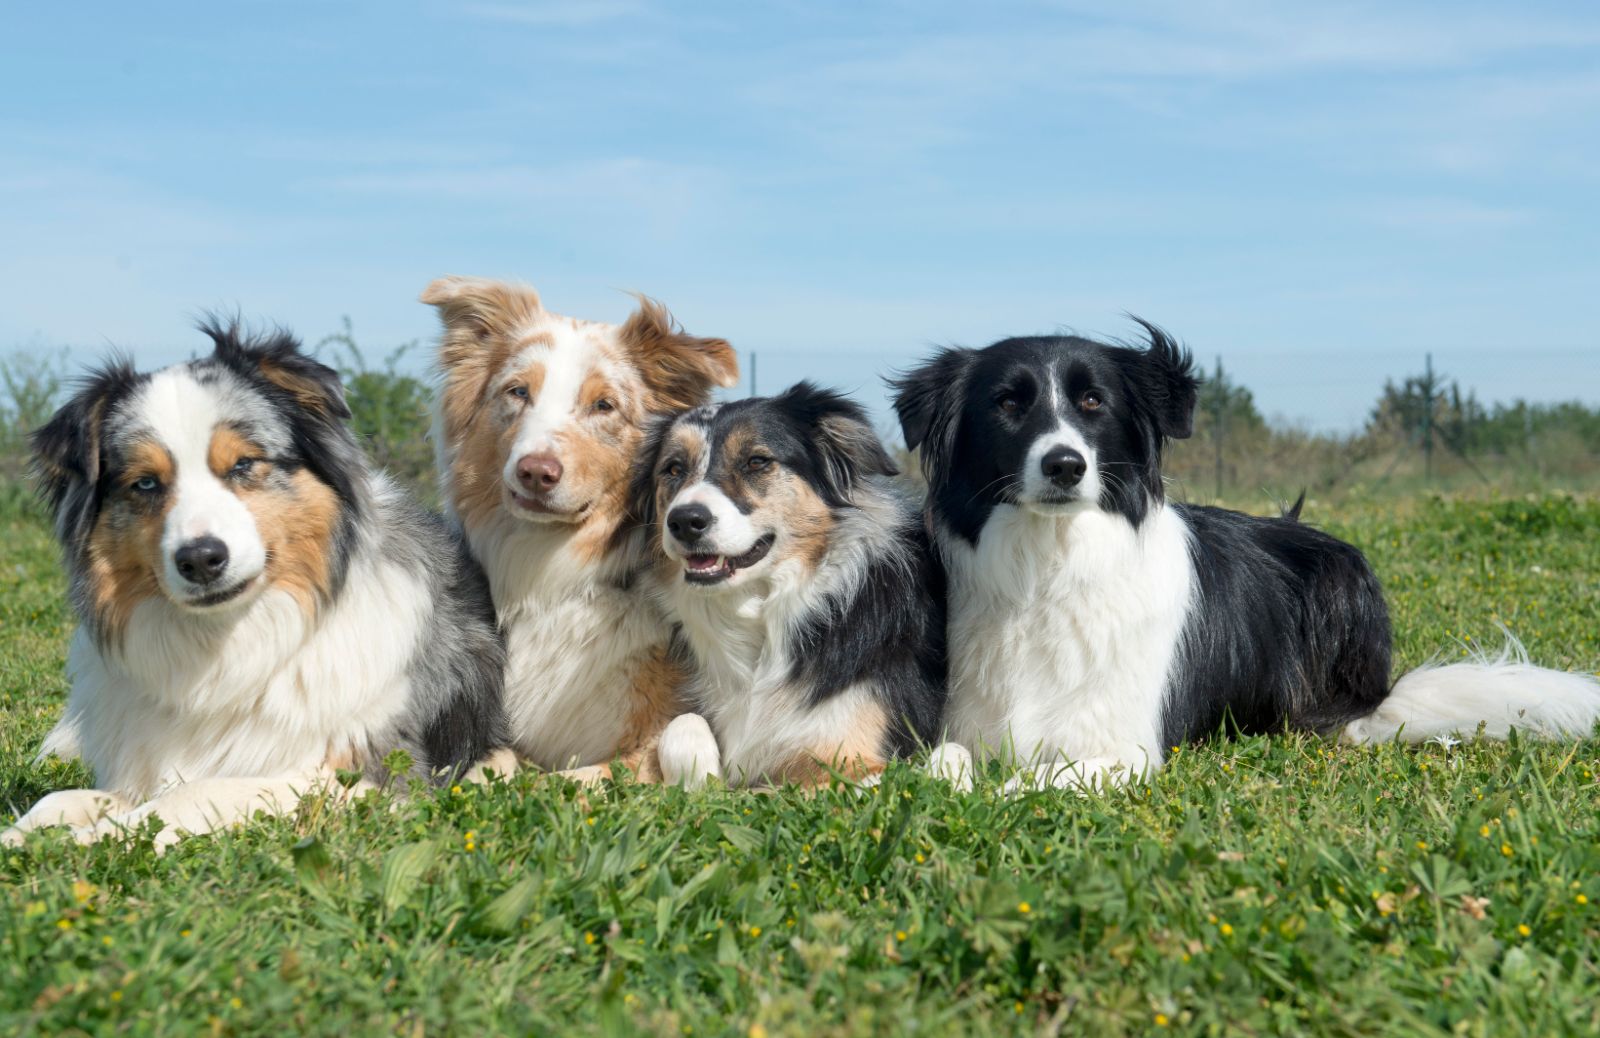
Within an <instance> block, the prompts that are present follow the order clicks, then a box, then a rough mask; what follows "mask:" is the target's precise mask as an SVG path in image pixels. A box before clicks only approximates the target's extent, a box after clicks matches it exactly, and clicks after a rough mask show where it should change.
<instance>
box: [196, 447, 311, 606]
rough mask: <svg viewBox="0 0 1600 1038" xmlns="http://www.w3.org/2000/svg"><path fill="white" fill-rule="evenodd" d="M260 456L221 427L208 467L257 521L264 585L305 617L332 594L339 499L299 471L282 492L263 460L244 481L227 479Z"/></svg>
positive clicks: (209, 451) (243, 478)
mask: <svg viewBox="0 0 1600 1038" xmlns="http://www.w3.org/2000/svg"><path fill="white" fill-rule="evenodd" d="M260 454H261V449H260V448H259V447H258V446H256V445H255V444H253V443H251V442H250V441H248V440H246V439H245V438H244V437H243V436H241V435H239V433H238V432H237V431H235V430H234V429H232V428H229V427H228V426H225V425H224V426H220V427H219V428H218V429H217V430H216V431H215V432H214V433H213V434H212V436H211V446H210V448H209V450H208V452H207V458H206V463H207V465H209V466H210V468H211V472H212V474H213V475H214V476H216V477H217V478H218V479H220V480H222V481H223V482H224V483H225V484H227V486H228V488H229V489H230V490H232V491H233V493H234V494H235V495H236V496H237V497H238V498H239V500H241V501H243V502H244V505H245V507H246V508H248V509H249V510H250V514H251V515H252V516H254V517H255V522H256V530H257V531H258V532H259V533H260V535H261V540H262V543H264V544H265V545H266V546H267V582H268V583H269V584H270V585H272V586H273V587H277V588H281V589H282V590H284V591H287V592H288V593H289V594H290V595H292V596H294V599H295V601H296V602H298V603H299V604H300V608H301V609H303V610H304V611H305V612H307V613H315V612H316V609H317V604H318V603H319V602H320V601H322V600H323V599H325V598H326V597H327V596H328V594H329V591H330V588H329V578H330V576H331V575H332V560H331V559H330V558H329V551H330V550H331V547H332V544H333V534H334V527H335V525H336V524H337V522H338V520H339V498H338V495H336V494H335V493H334V492H333V488H332V487H329V486H328V485H327V484H325V483H323V482H322V481H321V480H319V479H317V478H316V477H315V476H313V475H312V474H311V472H310V471H309V470H307V469H303V468H302V469H297V470H296V471H295V472H293V473H292V474H291V475H290V476H289V477H288V485H287V487H285V486H283V484H282V481H274V480H271V479H269V477H270V476H271V475H272V466H271V465H270V464H269V463H268V462H266V461H261V460H257V461H256V463H255V465H254V466H252V467H251V469H250V472H249V474H248V475H246V476H244V477H242V478H239V477H231V476H230V473H231V472H232V470H233V467H234V465H235V464H236V463H238V462H239V461H240V460H242V459H247V458H257V459H259V457H260Z"/></svg>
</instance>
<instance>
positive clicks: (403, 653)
mask: <svg viewBox="0 0 1600 1038" xmlns="http://www.w3.org/2000/svg"><path fill="white" fill-rule="evenodd" d="M204 331H205V332H206V334H207V335H209V336H210V338H211V340H212V343H213V346H214V351H213V352H212V354H211V355H210V356H209V357H206V358H205V359H203V360H196V361H193V362H190V363H187V364H180V365H177V366H176V367H171V368H167V369H165V370H162V371H158V372H155V373H154V374H140V373H137V372H136V371H135V370H134V369H133V368H132V367H131V366H130V365H129V364H127V363H126V362H122V361H117V362H113V363H111V364H109V365H107V366H106V367H104V368H102V369H101V370H99V371H98V372H96V373H94V374H93V375H92V376H91V377H90V378H89V379H88V380H87V382H86V384H85V385H84V386H83V388H82V389H81V391H79V392H78V394H77V395H76V396H74V397H73V398H72V400H71V401H70V402H68V403H67V404H66V406H65V407H63V408H62V409H61V410H60V411H59V412H58V413H57V414H56V415H55V417H54V418H52V419H51V420H50V422H49V423H48V424H47V425H45V426H44V427H43V428H42V429H40V430H39V431H38V433H37V434H35V436H34V446H35V448H36V451H37V456H38V457H37V460H38V467H39V470H40V473H41V479H42V484H43V488H44V494H45V497H46V498H47V500H48V503H49V506H50V508H51V511H52V512H53V514H54V519H55V530H56V534H57V535H58V537H59V538H60V541H61V545H62V549H63V554H64V556H65V560H66V567H67V572H68V577H69V581H70V586H71V598H72V604H73V607H74V609H75V611H76V613H77V615H78V621H79V624H78V630H77V633H76V634H75V636H74V637H73V639H72V645H71V649H70V654H69V660H68V670H69V673H70V677H71V681H72V689H71V694H70V697H69V700H68V703H67V709H66V713H65V715H64V717H63V718H62V720H61V722H60V723H59V724H58V725H57V726H56V728H55V729H54V731H52V732H51V734H50V736H49V738H48V739H47V741H46V743H45V747H44V750H43V752H44V753H49V752H57V753H61V754H63V755H73V754H75V755H80V756H81V757H82V758H83V759H84V761H85V762H87V763H88V765H89V766H90V767H91V768H92V769H93V771H94V775H95V780H96V783H97V787H96V788H95V789H84V790H66V791H62V792H57V793H52V794H50V795H49V796H47V797H45V798H44V799H43V800H41V801H40V802H39V803H38V804H37V805H35V806H34V808H33V809H32V810H31V811H29V812H28V813H27V814H26V815H24V816H23V817H22V818H21V819H20V820H19V821H18V822H17V824H16V826H15V827H14V828H13V829H11V830H9V831H8V832H7V833H6V834H5V835H6V838H7V840H8V841H14V840H16V839H19V838H20V836H21V834H22V833H24V832H26V831H27V830H30V829H34V828H37V827H40V826H47V825H66V826H70V827H72V829H73V832H74V833H75V835H77V836H78V837H79V838H80V839H85V840H88V839H94V838H97V837H99V836H103V835H107V834H111V833H116V832H120V831H123V830H124V829H125V828H127V827H131V826H135V825H137V824H138V823H140V822H141V821H143V820H144V819H146V818H151V817H158V818H160V819H161V820H162V821H163V822H165V823H166V827H165V828H164V829H163V830H162V832H161V834H160V836H159V838H158V839H159V840H161V841H162V842H170V841H171V840H172V839H174V838H176V836H177V835H178V834H179V833H182V832H190V833H201V832H206V831H208V830H210V829H212V828H215V827H217V826H220V825H226V824H228V823H231V822H235V821H239V820H241V819H244V818H247V817H249V815H250V814H251V813H253V812H254V811H256V810H258V809H265V810H271V811H283V810H288V809H292V808H293V807H294V806H295V805H296V804H297V803H298V802H299V795H300V794H301V793H304V792H307V791H310V790H311V789H313V788H315V787H318V786H322V785H325V784H326V783H327V781H328V780H330V779H331V778H333V777H334V775H335V773H336V771H337V770H339V769H348V770H355V771H359V772H362V773H364V774H365V775H367V776H368V777H370V778H374V779H376V778H380V777H382V776H383V775H384V765H383V764H382V761H383V758H384V757H385V756H386V755H387V754H389V753H390V752H391V751H393V750H396V749H404V750H406V751H408V752H409V754H410V755H411V758H412V760H413V761H414V762H415V767H416V770H417V772H418V774H419V775H425V776H429V777H433V778H441V777H444V776H450V775H455V774H458V773H460V772H461V771H463V770H464V769H466V768H468V767H470V766H472V765H474V764H476V763H477V762H479V761H480V760H482V759H484V758H485V757H486V756H487V755H488V754H489V753H490V751H492V750H494V749H495V748H496V747H499V746H503V745H504V741H503V740H504V734H503V727H502V717H501V707H500V696H501V680H502V670H503V663H504V654H503V651H502V646H501V641H500V637H499V634H498V632H497V630H496V628H495V623H494V617H493V613H492V607H491V605H490V602H489V594H488V587H487V584H486V582H485V581H484V578H483V575H482V573H481V571H480V570H479V569H478V567H477V565H476V564H475V563H473V562H472V560H471V559H470V558H469V557H468V556H467V554H466V552H465V549H464V547H463V545H462V544H461V543H460V542H459V541H458V539H457V538H456V537H455V536H454V535H453V534H452V533H450V532H449V530H448V529H447V528H446V527H445V526H444V525H443V523H442V522H441V521H440V520H439V519H438V518H437V517H435V516H431V515H429V514H427V513H425V512H423V511H421V510H420V509H419V508H417V507H416V506H415V505H413V504H412V503H411V502H410V501H409V500H407V499H406V497H405V496H404V495H403V494H402V493H401V492H400V491H399V490H398V489H396V488H395V487H394V486H393V485H392V484H390V482H389V481H388V480H387V479H386V478H385V477H384V476H382V475H381V474H378V473H375V472H372V471H370V470H369V469H368V467H367V463H366V460H365V458H364V457H363V455H362V452H361V450H360V448H359V446H358V445H357V443H356V439H355V437H354V435H353V434H352V433H351V431H350V429H349V427H348V425H347V424H346V422H345V419H347V418H348V417H349V411H348V410H347V409H346V406H345V402H344V397H343V393H342V389H341V387H340V384H339V380H338V376H337V375H335V373H334V372H333V371H332V370H330V369H329V368H326V367H324V366H323V365H322V364H319V363H318V362H316V361H315V360H313V359H312V358H310V357H308V356H306V355H305V354H304V353H302V352H301V351H300V350H299V348H298V347H297V344H296V343H295V341H294V340H293V339H292V338H290V337H289V336H288V335H286V334H283V333H281V332H280V333H273V334H269V335H265V336H261V337H259V338H249V337H247V336H245V335H243V334H242V333H241V332H240V330H239V329H238V327H237V326H232V325H230V326H226V327H224V326H220V325H208V326H206V327H205V328H204Z"/></svg>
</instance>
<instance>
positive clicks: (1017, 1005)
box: [1011, 1002, 1022, 1016]
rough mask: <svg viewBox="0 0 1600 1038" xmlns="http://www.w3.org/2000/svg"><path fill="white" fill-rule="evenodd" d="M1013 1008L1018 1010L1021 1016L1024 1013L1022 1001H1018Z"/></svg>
mask: <svg viewBox="0 0 1600 1038" xmlns="http://www.w3.org/2000/svg"><path fill="white" fill-rule="evenodd" d="M1011 1008H1012V1009H1014V1010H1016V1012H1017V1015H1019V1016H1020V1015H1021V1014H1022V1003H1021V1002H1018V1003H1017V1004H1016V1005H1014V1006H1012V1007H1011Z"/></svg>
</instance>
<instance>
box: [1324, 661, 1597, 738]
mask: <svg viewBox="0 0 1600 1038" xmlns="http://www.w3.org/2000/svg"><path fill="white" fill-rule="evenodd" d="M1596 722H1600V682H1597V681H1596V680H1595V679H1594V678H1593V677H1591V676H1590V675H1588V674H1575V673H1570V672H1567V671H1560V670H1550V669H1549V668H1547V667H1536V666H1534V665H1533V664H1531V663H1529V662H1528V654H1527V651H1526V650H1525V649H1523V647H1522V644H1521V643H1520V642H1518V641H1517V640H1516V639H1515V638H1512V637H1511V635H1510V634H1507V635H1506V646H1505V648H1504V649H1503V650H1502V651H1501V652H1500V653H1499V655H1498V656H1493V657H1491V656H1489V655H1488V654H1487V653H1481V654H1479V655H1477V656H1475V657H1474V658H1472V659H1469V660H1465V661H1463V662H1460V663H1446V664H1429V665H1427V666H1422V667H1418V668H1417V669H1416V670H1413V671H1411V672H1409V673H1407V674H1406V675H1405V676H1404V677H1402V678H1401V679H1400V680H1399V681H1397V682H1396V683H1395V686H1394V689H1393V690H1392V691H1391V692H1390V693H1389V698H1387V699H1385V700H1384V701H1383V704H1382V705H1381V706H1379V707H1378V709H1377V710H1375V711H1373V712H1372V713H1371V714H1368V715H1367V716H1366V717H1363V718H1361V719H1360V720H1358V721H1352V722H1350V724H1348V725H1346V726H1345V729H1344V732H1343V738H1344V740H1345V741H1346V742H1351V743H1374V742H1387V741H1389V740H1391V739H1396V738H1398V739H1401V740H1403V741H1405V742H1422V741H1425V740H1427V739H1432V738H1436V737H1438V736H1450V735H1462V736H1471V735H1474V734H1476V733H1477V732H1478V731H1479V730H1480V728H1481V730H1482V732H1483V734H1484V735H1485V736H1487V737H1488V738H1491V739H1504V738H1505V737H1506V736H1507V735H1508V734H1510V731H1511V729H1513V728H1516V729H1518V730H1520V731H1522V732H1523V733H1524V734H1526V735H1531V736H1534V737H1538V738H1583V737H1585V736H1587V735H1589V734H1590V733H1591V732H1592V731H1594V726H1595V724H1596Z"/></svg>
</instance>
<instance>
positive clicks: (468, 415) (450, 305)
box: [419, 274, 544, 442]
mask: <svg viewBox="0 0 1600 1038" xmlns="http://www.w3.org/2000/svg"><path fill="white" fill-rule="evenodd" d="M419 298H420V299H421V300H422V302H424V303H427V304H428V305H429V306H432V307H435V308H437V309H438V311H439V320H440V322H441V323H442V324H443V325H444V335H443V336H442V337H441V338H440V340H439V354H438V361H439V370H440V373H441V374H442V375H443V379H442V385H441V387H440V392H439V411H440V414H441V416H442V417H443V419H444V428H445V434H446V436H447V438H448V439H449V440H450V441H451V442H455V440H456V439H457V438H458V437H459V436H460V435H461V434H462V432H463V430H464V429H465V428H466V427H467V425H468V424H469V423H470V422H471V421H472V418H473V416H474V415H475V414H476V412H477V409H478V405H479V403H480V402H481V401H482V399H483V394H484V391H485V390H486V389H487V388H488V385H489V380H490V378H492V377H493V376H494V373H495V372H496V371H498V370H499V368H500V365H501V364H502V363H503V362H504V361H505V359H506V357H507V355H508V354H509V353H510V352H511V349H512V339H511V333H513V332H514V331H515V330H516V329H517V328H518V327H520V326H524V325H528V324H532V323H533V322H535V321H536V320H538V319H539V317H540V316H541V315H542V314H543V313H544V308H543V306H542V305H541V304H540V302H539V293H537V292H535V291H534V290H533V289H531V288H529V287H528V286H527V285H519V284H515V283H513V282H509V281H494V280H491V279H489V278H466V277H457V276H455V275H453V274H452V275H448V276H446V277H442V278H439V279H437V280H436V281H434V282H432V283H431V284H429V285H428V287H427V288H425V289H423V290H422V295H421V296H420V297H419Z"/></svg>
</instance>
